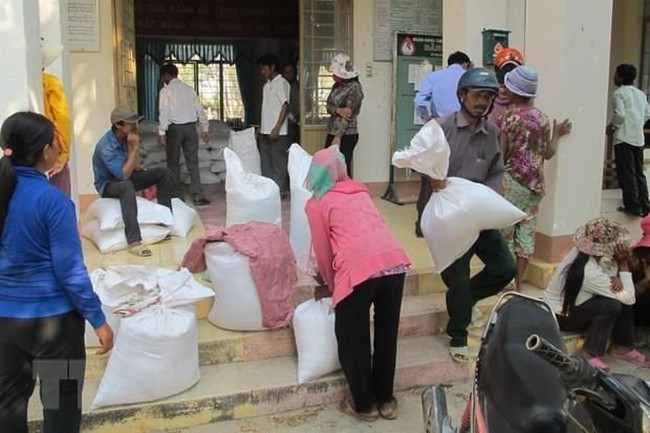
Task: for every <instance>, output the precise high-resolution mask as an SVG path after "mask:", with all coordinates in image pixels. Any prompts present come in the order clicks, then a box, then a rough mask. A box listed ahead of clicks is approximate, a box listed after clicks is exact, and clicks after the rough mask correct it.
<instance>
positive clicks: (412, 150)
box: [393, 119, 451, 179]
mask: <svg viewBox="0 0 650 433" xmlns="http://www.w3.org/2000/svg"><path fill="white" fill-rule="evenodd" d="M450 153H451V152H450V150H449V144H448V143H447V138H446V137H445V133H444V131H443V130H442V128H441V127H440V125H438V122H436V121H435V120H433V119H432V120H430V121H429V122H427V123H426V124H425V125H424V126H423V127H422V128H420V130H419V131H418V133H417V134H415V136H414V137H413V139H411V144H410V146H409V147H407V148H406V149H404V150H398V151H397V152H395V153H393V165H394V166H395V167H400V168H410V169H413V170H415V171H417V172H418V173H422V174H426V175H427V176H429V177H432V178H434V179H444V178H445V177H447V170H448V169H449V155H450Z"/></svg>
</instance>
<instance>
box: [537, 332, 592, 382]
mask: <svg viewBox="0 0 650 433" xmlns="http://www.w3.org/2000/svg"><path fill="white" fill-rule="evenodd" d="M526 349H528V350H530V351H531V352H535V353H536V354H537V355H539V356H541V357H542V358H543V359H544V360H545V361H547V362H548V363H550V364H551V365H553V366H555V367H556V368H557V369H558V370H560V371H561V372H562V374H563V375H564V376H572V375H574V374H575V373H576V372H577V371H578V370H579V368H580V365H579V362H578V361H577V360H576V359H573V358H571V357H570V356H569V355H567V354H566V353H564V352H562V351H561V350H560V349H558V348H557V347H555V346H553V345H552V344H551V343H549V342H548V341H546V340H545V339H544V337H540V336H539V335H537V334H532V335H531V336H530V337H528V339H526Z"/></svg>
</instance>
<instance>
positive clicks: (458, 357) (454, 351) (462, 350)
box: [449, 346, 469, 364]
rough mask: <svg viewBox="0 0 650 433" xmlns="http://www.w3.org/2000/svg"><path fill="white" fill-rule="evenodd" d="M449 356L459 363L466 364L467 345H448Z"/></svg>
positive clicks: (467, 358)
mask: <svg viewBox="0 0 650 433" xmlns="http://www.w3.org/2000/svg"><path fill="white" fill-rule="evenodd" d="M449 356H451V359H453V360H454V361H455V362H458V363H459V364H467V363H468V362H469V351H468V350H467V346H462V347H453V346H449Z"/></svg>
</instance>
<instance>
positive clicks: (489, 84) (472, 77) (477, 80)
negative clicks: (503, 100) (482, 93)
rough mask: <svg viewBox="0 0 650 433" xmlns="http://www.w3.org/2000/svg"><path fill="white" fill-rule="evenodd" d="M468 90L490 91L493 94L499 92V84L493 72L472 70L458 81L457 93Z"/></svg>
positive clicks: (479, 69) (466, 72)
mask: <svg viewBox="0 0 650 433" xmlns="http://www.w3.org/2000/svg"><path fill="white" fill-rule="evenodd" d="M463 89H468V90H491V91H493V92H494V93H496V92H498V91H499V82H498V81H497V78H496V76H495V75H494V73H493V72H491V71H488V70H487V69H485V68H472V69H468V70H467V71H465V73H464V74H463V75H461V77H460V80H459V81H458V91H459V92H460V91H461V90H463Z"/></svg>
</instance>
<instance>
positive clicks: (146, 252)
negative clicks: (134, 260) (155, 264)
mask: <svg viewBox="0 0 650 433" xmlns="http://www.w3.org/2000/svg"><path fill="white" fill-rule="evenodd" d="M127 251H128V252H129V253H130V254H133V255H134V256H136V257H151V250H150V249H149V248H148V247H147V246H146V245H143V244H137V245H134V246H132V247H130V248H129V249H128V250H127Z"/></svg>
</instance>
